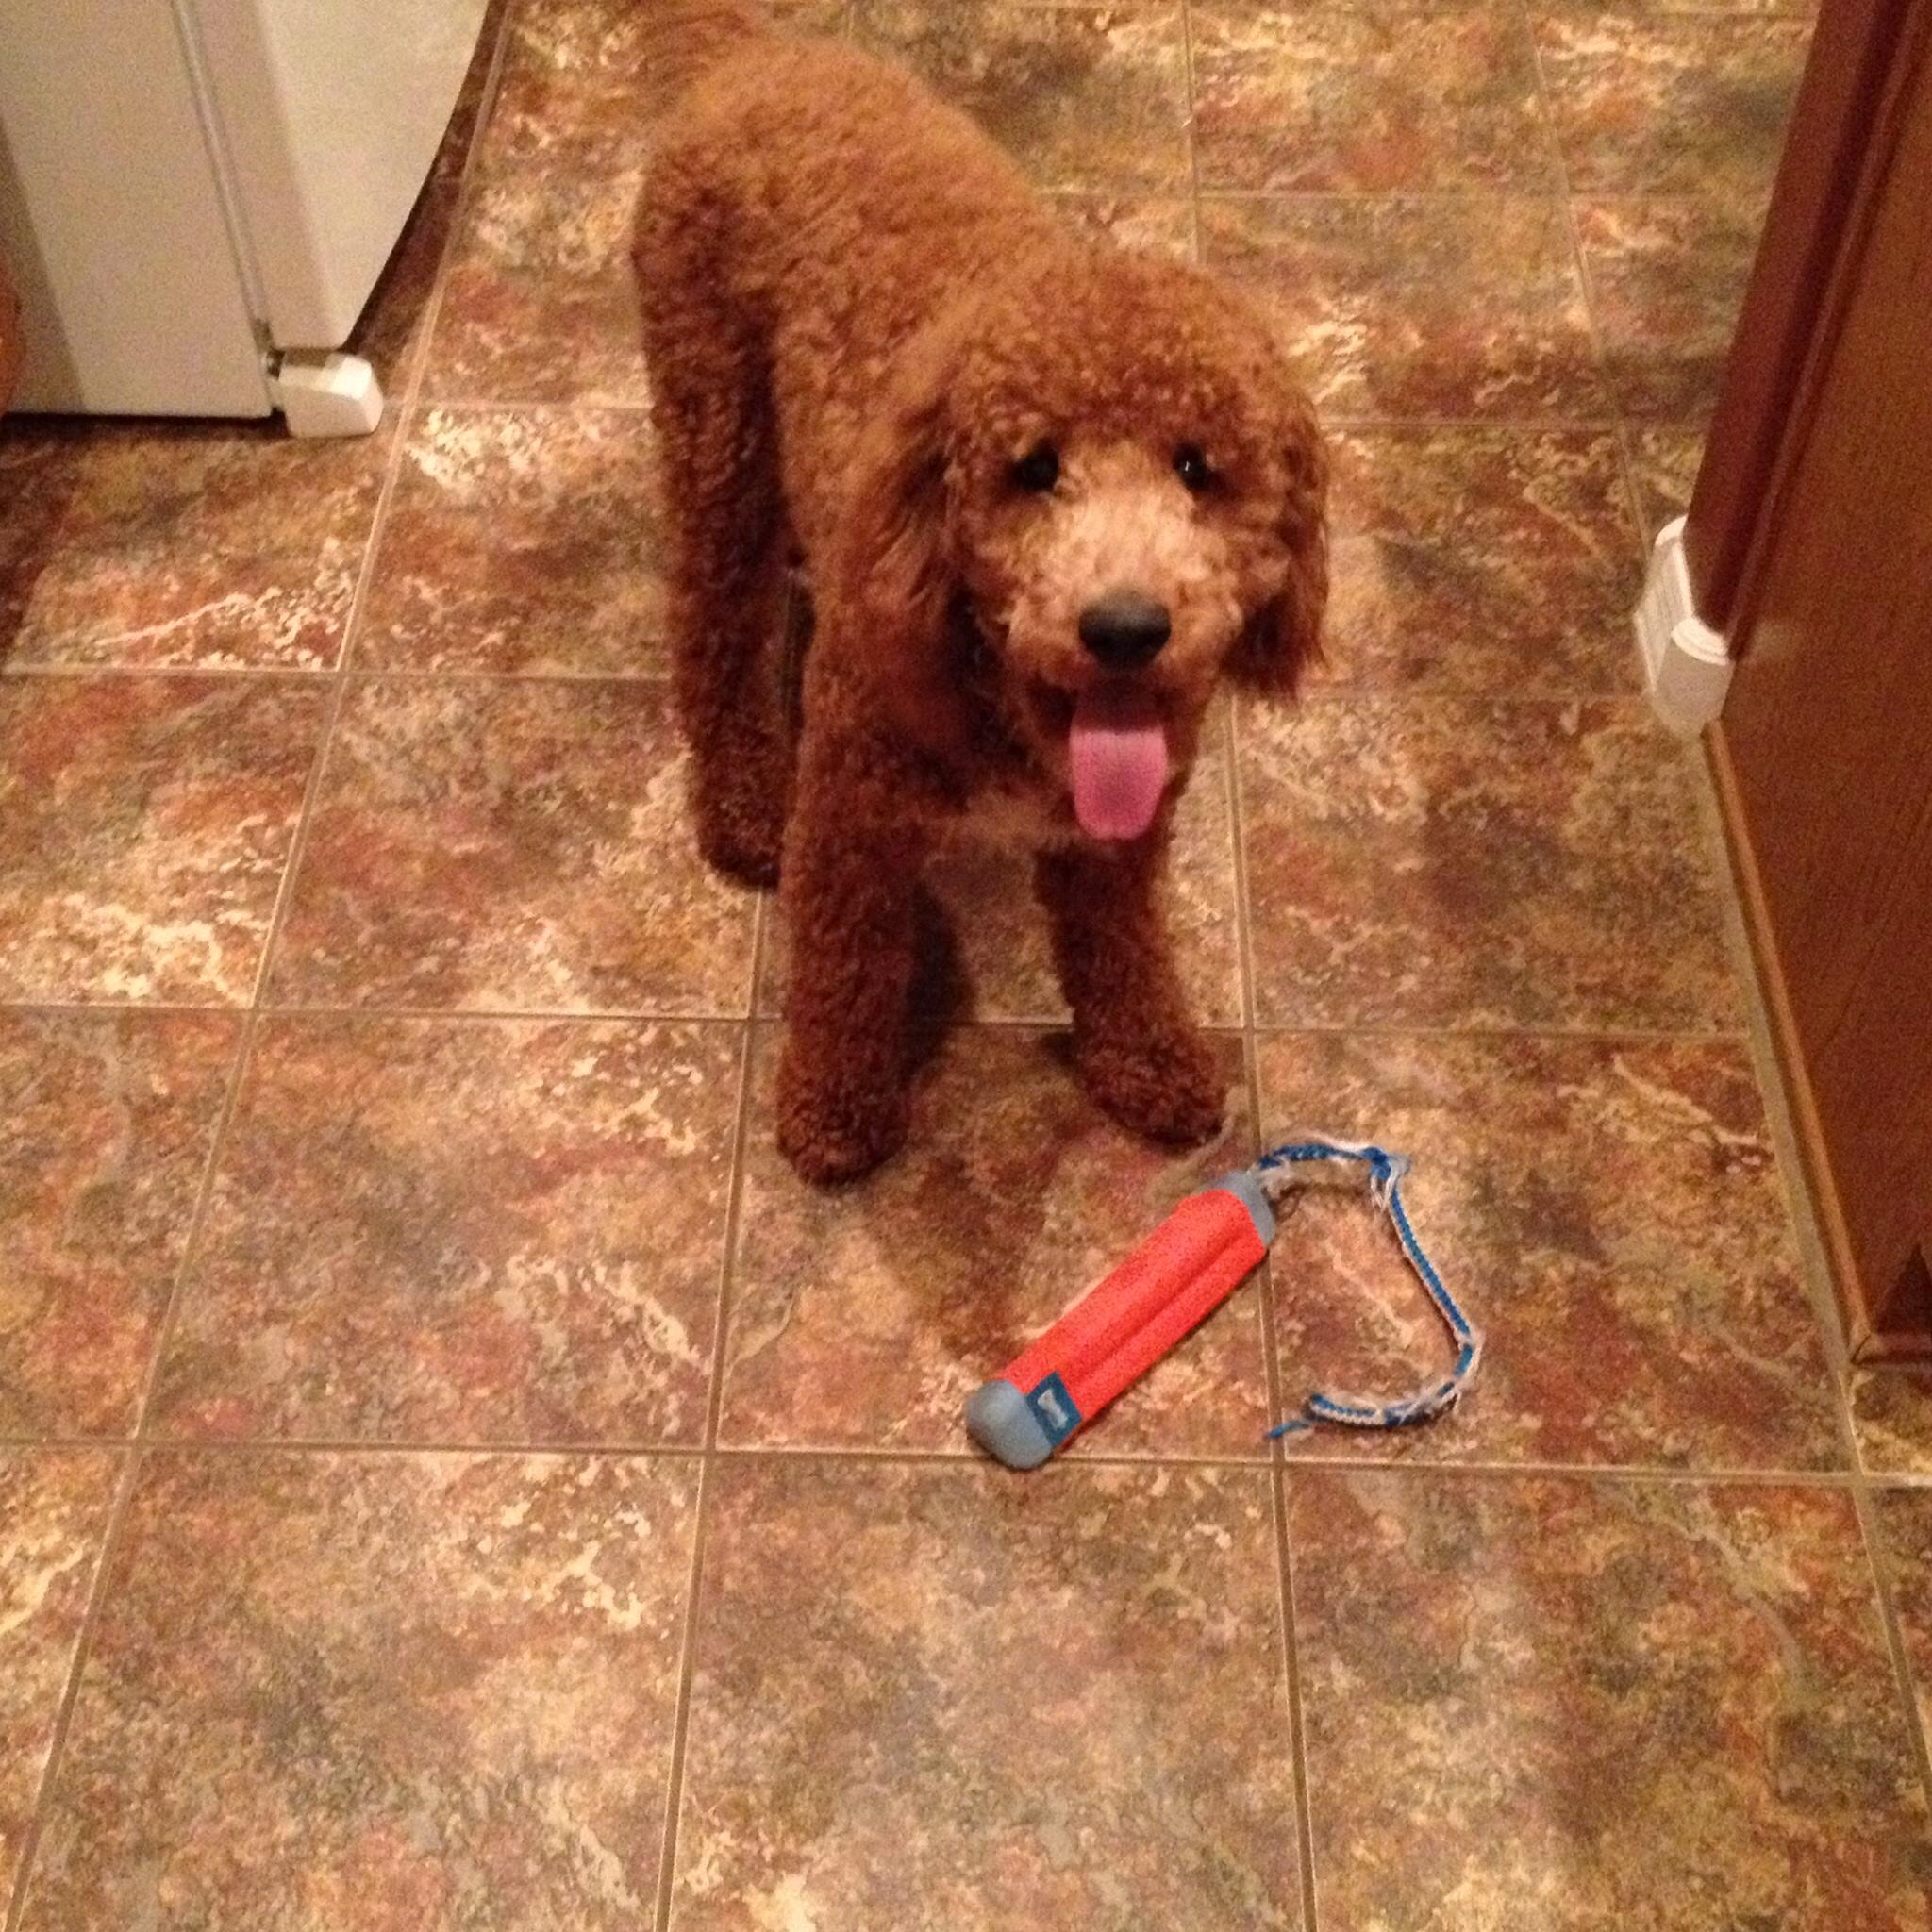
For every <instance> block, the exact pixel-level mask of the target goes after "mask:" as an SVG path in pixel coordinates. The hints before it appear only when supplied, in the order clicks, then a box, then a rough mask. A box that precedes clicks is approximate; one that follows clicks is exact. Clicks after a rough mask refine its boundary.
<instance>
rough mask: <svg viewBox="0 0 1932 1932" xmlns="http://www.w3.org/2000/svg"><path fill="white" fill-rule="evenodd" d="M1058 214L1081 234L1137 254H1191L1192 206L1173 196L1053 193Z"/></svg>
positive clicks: (1183, 257)
mask: <svg viewBox="0 0 1932 1932" xmlns="http://www.w3.org/2000/svg"><path fill="white" fill-rule="evenodd" d="M1054 207H1055V208H1057V209H1058V211H1059V214H1060V217H1061V219H1062V220H1063V221H1065V222H1067V223H1068V224H1069V225H1071V226H1073V227H1074V228H1077V229H1078V230H1079V231H1080V232H1081V233H1082V234H1086V235H1091V236H1093V237H1095V238H1096V239H1104V240H1106V241H1108V242H1113V243H1114V244H1115V245H1116V246H1117V247H1121V248H1126V249H1131V250H1133V251H1134V252H1135V253H1137V254H1141V255H1171V256H1173V257H1174V258H1175V259H1176V260H1177V261H1191V260H1192V259H1193V258H1194V210H1193V208H1192V206H1191V204H1190V203H1188V202H1186V201H1183V200H1181V199H1179V198H1178V197H1177V196H1164V195H1148V194H1057V195H1055V196H1054Z"/></svg>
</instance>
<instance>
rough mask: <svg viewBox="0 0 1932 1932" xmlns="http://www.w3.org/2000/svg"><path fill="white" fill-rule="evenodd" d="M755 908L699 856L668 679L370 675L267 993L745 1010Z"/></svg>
mask: <svg viewBox="0 0 1932 1932" xmlns="http://www.w3.org/2000/svg"><path fill="white" fill-rule="evenodd" d="M752 907H753V901H752V899H751V898H750V896H749V895H748V894H745V893H741V892H739V891H735V890H733V889H731V888H729V887H727V886H725V885H724V884H722V883H721V882H720V881H719V880H718V879H717V878H716V877H715V876H714V875H713V874H711V873H710V872H709V871H708V870H707V869H706V868H705V866H704V865H703V864H702V862H701V861H700V860H699V858H698V856H697V851H696V848H695V846H694V845H693V843H692V841H691V832H690V828H689V826H688V825H687V824H686V823H685V811H684V773H683V764H682V758H681V756H680V754H679V753H678V751H677V749H676V746H675V734H674V732H673V728H672V724H671V717H670V697H669V693H668V691H666V690H664V689H663V688H662V687H660V686H658V685H654V684H648V683H623V684H604V683H594V682H590V681H578V682H565V683H529V684H469V685H441V684H432V683H426V682H423V681H416V680H411V681H408V682H402V683H398V682H394V681H389V680H373V681H370V682H367V683H358V685H357V687H356V688H355V689H354V690H353V691H351V693H350V695H349V698H348V701H347V703H346V704H345V706H344V708H343V712H342V716H341V723H340V724H339V727H338V729H337V733H336V738H335V742H334V745H333V747H332V748H331V750H330V753H329V762H328V769H327V771H326V772H325V774H324V777H323V781H322V789H321V795H320V797H319V799H318V801H317V806H316V815H315V820H314V824H313V825H312V826H311V828H310V833H309V839H308V847H307V850H306V851H305V853H304V855H303V860H302V866H301V870H300V873H299V874H298V876H297V878H296V881H295V887H294V896H293V900H292V903H291V910H290V915H289V924H288V927H287V930H286V932H285V933H284V935H283V944H282V950H281V953H280V956H279V958H278V959H277V961H276V965H275V974H274V978H273V982H272V985H271V995H272V997H273V998H274V999H275V1001H276V1002H277V1003H280V1004H285V1005H291V1006H361V1007H430V1008H465V1009H470V1010H477V1009H492V1008H494V1009H508V1010H512V1011H531V1012H537V1011H542V1012H656V1013H673V1014H712V1013H726V1014H728V1013H742V1012H743V1011H744V1010H745V1008H746V1004H747V1001H748V998H749V992H750V975H751V928H752Z"/></svg>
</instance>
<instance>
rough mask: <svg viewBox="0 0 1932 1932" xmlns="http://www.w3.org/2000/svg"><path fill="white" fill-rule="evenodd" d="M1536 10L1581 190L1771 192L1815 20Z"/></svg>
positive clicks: (1547, 71) (1754, 197)
mask: <svg viewBox="0 0 1932 1932" xmlns="http://www.w3.org/2000/svg"><path fill="white" fill-rule="evenodd" d="M1536 11H1537V13H1538V15H1539V17H1538V19H1537V22H1536V32H1537V39H1538V42H1539V44H1540V46H1541V54H1542V70H1543V78H1544V81H1545V83H1546V84H1547V86H1548V88H1549V91H1550V102H1551V107H1552V109H1553V111H1554V112H1555V114H1556V118H1557V135H1558V138H1559V140H1560V141H1561V142H1562V148H1563V160H1564V166H1565V169H1566V172H1567V173H1568V175H1569V180H1570V186H1571V188H1572V190H1573V191H1574V192H1576V193H1579V194H1598V193H1601V194H1707V195H1711V196H1713V197H1716V198H1718V199H1720V200H1722V199H1724V198H1726V197H1736V198H1738V199H1740V200H1742V201H1747V202H1751V203H1753V204H1755V203H1756V202H1757V201H1758V200H1760V199H1761V198H1762V197H1763V195H1764V194H1765V193H1766V192H1769V190H1770V187H1771V177H1772V175H1773V174H1774V172H1775V171H1776V168H1777V158H1778V154H1779V152H1780V150H1781V149H1782V148H1783V145H1784V136H1785V123H1786V121H1787V119H1788V118H1789V116H1790V106H1791V96H1792V94H1793V93H1794V92H1796V91H1797V85H1798V76H1799V75H1800V74H1801V73H1802V72H1803V71H1804V66H1805V54H1806V50H1807V47H1808V45H1809V43H1810V38H1811V29H1810V26H1809V25H1808V24H1807V22H1805V21H1801V20H1781V19H1770V18H1764V17H1758V18H1745V17H1734V18H1730V19H1719V18H1711V17H1707V16H1704V15H1697V16H1690V17H1687V16H1681V15H1671V14H1649V15H1642V14H1631V13H1628V12H1625V11H1624V10H1623V9H1622V8H1618V9H1615V10H1611V11H1608V12H1604V13H1599V14H1594V15H1591V14H1577V13H1574V12H1569V11H1565V10H1560V9H1558V10H1555V11H1545V10H1544V9H1543V8H1542V7H1541V5H1539V6H1538V7H1537V9H1536Z"/></svg>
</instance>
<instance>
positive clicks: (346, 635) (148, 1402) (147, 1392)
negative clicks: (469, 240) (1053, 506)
mask: <svg viewBox="0 0 1932 1932" xmlns="http://www.w3.org/2000/svg"><path fill="white" fill-rule="evenodd" d="M507 22H508V8H506V10H505V16H504V20H503V21H500V22H499V23H498V27H497V37H496V41H495V43H494V44H493V45H492V46H491V49H490V53H489V71H488V74H487V75H486V77H485V81H484V88H483V98H482V101H481V103H480V105H479V108H478V110H477V116H476V121H475V125H474V126H473V127H472V128H471V130H470V133H469V137H468V140H469V145H468V147H467V148H466V150H465V153H464V165H463V171H462V175H461V176H460V178H459V182H458V190H457V197H456V207H455V209H454V211H453V216H452V220H451V224H450V228H449V231H448V233H447V234H446V235H445V236H444V237H443V242H442V253H441V258H439V260H438V262H437V269H436V274H435V275H434V277H432V279H431V283H430V292H429V295H428V298H427V300H426V301H425V305H424V311H423V315H422V318H421V321H420V324H419V330H420V332H419V334H418V336H417V338H416V340H415V341H414V342H413V343H412V344H411V345H410V350H409V359H408V375H407V376H406V377H405V380H404V383H403V386H402V392H401V395H400V397H399V398H398V400H397V402H396V404H395V409H396V415H395V433H394V434H393V435H392V436H391V440H390V446H389V448H388V450H387V451H386V452H385V453H384V457H383V480H382V484H381V487H380V488H379V490H378V491H377V493H376V500H375V508H374V510H373V511H372V513H371V516H370V521H369V530H368V534H367V536H366V537H365V539H364V543H363V551H362V560H361V565H360V568H359V570H358V575H357V581H356V589H355V591H354V593H353V594H352V596H351V599H350V604H349V608H348V611H347V613H346V614H345V616H344V618H343V621H342V641H341V648H340V650H339V652H338V654H337V658H336V663H335V666H334V668H333V669H332V670H331V671H329V672H327V673H326V674H325V675H326V676H327V679H328V684H329V700H328V704H327V707H326V708H325V714H324V718H323V722H322V726H321V730H320V732H319V734H318V737H317V740H316V744H315V749H314V753H313V757H312V760H311V763H310V765H309V770H308V781H307V784H306V786H305V788H304V791H303V799H302V808H301V811H300V812H299V814H298V815H297V818H296V823H295V830H294V834H293V836H292V837H291V840H290V841H289V852H288V856H287V858H285V860H284V862H283V867H282V876H281V880H280V882H279V884H278V886H277V888H276V892H275V908H274V909H273V911H272V913H271V916H270V920H269V924H268V929H267V931H266V932H265V933H264V934H263V936H262V946H261V955H260V958H259V959H258V961H257V964H256V973H255V984H254V988H253V991H252V993H251V996H250V1000H249V1005H248V1010H247V1012H246V1014H245V1016H244V1018H243V1020H242V1028H241V1033H240V1037H239V1039H238V1040H237V1041H236V1042H235V1045H234V1047H233V1049H232V1051H233V1054H234V1059H233V1061H232V1063H231V1065H230V1067H229V1070H228V1078H227V1084H226V1088H225V1092H224V1094H223V1099H222V1106H221V1108H220V1110H219V1112H218V1113H217V1115H216V1119H215V1126H214V1132H213V1134H212V1135H211V1136H210V1138H209V1141H208V1157H207V1159H206V1161H205V1163H204V1165H203V1168H202V1173H201V1178H200V1181H199V1183H198V1185H197V1188H196V1191H195V1199H194V1205H193V1207H192V1209H191V1211H190V1213H189V1217H188V1227H187V1232H186V1235H185V1238H184V1240H183V1241H182V1244H181V1251H180V1255H179V1257H178V1259H177V1260H176V1263H175V1269H174V1272H173V1276H172V1279H171V1282H170V1285H169V1290H168V1296H167V1300H166V1303H165V1304H164V1306H163V1307H162V1310H161V1319H160V1321H159V1323H158V1324H157V1326H156V1330H155V1335H154V1340H153V1341H152V1342H151V1343H150V1345H149V1355H148V1365H147V1374H146V1375H145V1377H144V1378H143V1381H142V1391H141V1396H140V1402H139V1405H138V1407H137V1409H136V1414H135V1425H134V1439H133V1441H132V1443H131V1444H130V1445H129V1446H128V1447H127V1449H126V1450H125V1457H126V1461H125V1466H124V1470H123V1474H122V1479H121V1483H120V1485H119V1488H118V1489H117V1491H116V1494H115V1498H114V1502H113V1504H112V1506H111V1507H110V1509H109V1511H108V1524H107V1528H106V1531H105V1533H104V1534H103V1536H102V1539H101V1548H100V1555H99V1557H98V1558H97V1561H96V1568H95V1572H94V1582H93V1587H92V1590H91V1591H90V1593H89V1598H88V1606H87V1609H86V1611H85V1612H84V1614H83V1616H82V1620H81V1629H80V1632H79V1635H78V1636H77V1638H76V1640H75V1652H74V1657H73V1658H72V1660H71V1662H70V1664H69V1667H68V1673H67V1681H66V1684H65V1686H64V1688H63V1691H62V1696H61V1704H60V1709H59V1712H58V1717H57V1719H56V1723H55V1729H54V1735H53V1738H52V1739H51V1740H50V1742H49V1745H48V1751H47V1759H46V1763H45V1765H44V1766H43V1767H42V1776H41V1784H40V1789H39V1790H38V1792H37V1793H36V1795H35V1801H34V1807H33V1810H32V1813H31V1814H30V1816H29V1820H28V1824H27V1828H26V1832H25V1837H24V1839H23V1840H22V1844H21V1848H20V1857H19V1863H18V1867H17V1877H16V1880H15V1886H14V1894H13V1902H12V1905H11V1906H10V1907H9V1908H8V1915H7V1932H18V1927H19V1924H20V1921H21V1916H22V1914H23V1912H24V1911H25V1905H26V1898H27V1893H28V1890H29V1889H30V1887H31V1884H32V1880H33V1869H34V1862H35V1857H36V1855H37V1853H38V1850H39V1845H40V1840H41V1835H42V1831H43V1830H44V1828H45V1825H46V1821H47V1817H48V1813H49V1809H50V1807H51V1806H52V1804H53V1798H54V1791H55V1788H56V1785H57V1783H58V1777H59V1773H60V1768H61V1764H62V1761H63V1759H64V1757H65V1755H66V1745H67V1739H68V1736H69V1733H70V1728H71V1724H72V1719H73V1713H74V1709H75V1704H76V1702H77V1700H78V1697H79V1693H80V1685H81V1679H82V1677H83V1675H84V1674H85V1671H86V1667H87V1661H88V1657H89V1655H90V1654H91V1651H92V1640H93V1633H94V1630H95V1628H96V1627H97V1624H98V1620H99V1617H100V1615H101V1613H102V1607H103V1605H104V1602H105V1599H106V1594H107V1588H108V1582H107V1580H108V1575H109V1573H110V1571H111V1568H112V1565H113V1562H114V1560H115V1558H116V1557H117V1556H118V1555H119V1552H120V1547H121V1540H122V1533H123V1530H124V1527H125V1523H126V1520H127V1515H128V1510H129V1507H130V1504H131V1502H132V1498H133V1495H134V1490H135V1484H136V1481H137V1479H138V1476H139V1474H140V1471H141V1469H142V1464H143V1461H144V1459H145V1447H144V1445H145V1441H146V1438H147V1434H148V1424H149V1420H150V1413H149V1412H150V1409H151V1407H152V1405H153V1401H154V1394H155V1391H156V1388H157V1387H158V1383H159V1380H160V1373H161V1364H162V1362H163V1360H164V1359H165V1357H166V1352H167V1347H168V1342H169V1340H170V1337H171V1334H172V1332H173V1329H174V1325H175V1320H176V1317H177V1315H178V1313H179V1310H180V1307H181V1305H182V1300H183V1296H184V1291H185V1289H186V1284H187V1280H188V1274H189V1270H190V1268H191V1267H192V1264H193V1260H194V1256H195V1251H196V1248H197V1246H198V1245H199V1238H200V1235H201V1231H202V1228H203V1226H204V1224H205V1222H206V1219H207V1215H208V1203H209V1201H210V1200H211V1199H212V1197H213V1193H214V1179H215V1174H216V1172H217V1169H218V1167H219V1164H220V1160H221V1157H222V1154H223V1151H224V1149H225V1144H226V1141H227V1135H228V1128H229V1125H230V1123H231V1122H232V1121H233V1118H234V1114H235V1108H236V1104H237V1101H238V1099H239V1097H240V1094H241V1091H242V1082H243V1079H244V1078H245V1076H246V1070H247V1067H248V1064H249V1060H250V1058H251V1056H252V1052H253V1045H254V1036H255V1029H256V1024H257V1022H258V1016H259V1013H260V1010H261V1006H262V998H263V993H264V991H265V989H266V987H267V985H268V974H269V971H270V967H271V963H272V961H273V959H274V956H275V941H276V939H277V937H278V936H279V932H280V928H281V924H282V921H283V920H284V918H285V917H286V915H287V910H288V906H289V902H290V898H291V891H292V887H293V882H294V878H295V873H296V869H297V866H298V864H299V862H300V858H301V854H302V849H303V846H304V843H305V839H306V834H307V830H308V823H309V819H310V817H311V815H312V813H313V811H314V808H315V800H316V797H317V795H318V793H319V791H320V787H321V782H322V775H323V770H324V767H325V764H326V762H327V756H328V746H329V741H330V740H331V738H332V737H333V735H334V731H335V723H336V718H337V716H338V715H339V713H340V710H341V693H342V689H343V671H344V669H345V667H346V665H347V663H348V661H349V656H350V652H351V649H352V647H353V643H354V638H355V627H356V623H357V620H358V616H359V614H360V611H361V608H362V605H363V603H364V601H365V599H366V597H367V594H368V588H369V582H370V577H371V575H372V573H373V570H374V567H375V555H376V551H377V549H378V547H379V544H380V541H381V533H382V525H383V520H384V517H385V514H386V513H387V510H388V508H389V503H390V499H391V496H392V494H393V492H394V489H395V480H396V476H397V474H398V472H399V470H400V468H401V464H402V458H403V450H404V443H405V438H404V436H403V434H402V425H404V424H405V423H407V422H408V418H409V415H410V413H411V411H412V410H413V408H414V407H415V402H416V398H417V395H418V393H419V391H420V390H421V387H422V383H423V376H424V372H425V369H426V367H427V365H428V360H429V351H430V346H431V340H432V337H433V335H434V332H435V324H436V317H437V312H438V309H439V308H440V306H441V294H442V290H443V287H444V284H445V281H446V278H447V276H448V273H449V263H450V258H451V250H452V248H453V246H454V243H455V240H456V236H457V234H458V228H459V226H460V223H461V217H462V213H463V208H464V203H465V201H466V198H467V194H468V187H469V180H470V173H471V168H472V166H473V165H474V162H475V153H476V147H477V143H478V138H479V136H480V133H481V130H482V128H483V126H484V125H485V124H486V123H487V122H488V120H489V116H490V107H491V101H492V99H493V97H494V94H495V90H496V83H497V79H498V76H499V75H500V74H501V72H502V67H503V58H504V48H505V45H506V42H507V39H508V35H507V30H506V24H507Z"/></svg>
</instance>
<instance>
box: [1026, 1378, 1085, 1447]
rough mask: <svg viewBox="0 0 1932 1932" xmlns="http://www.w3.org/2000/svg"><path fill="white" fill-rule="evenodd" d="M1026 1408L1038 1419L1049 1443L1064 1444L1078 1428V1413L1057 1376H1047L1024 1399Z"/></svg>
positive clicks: (1072, 1399) (1065, 1387) (1063, 1384)
mask: <svg viewBox="0 0 1932 1932" xmlns="http://www.w3.org/2000/svg"><path fill="white" fill-rule="evenodd" d="M1026 1406H1027V1407H1029V1408H1030V1409H1032V1411H1033V1413H1034V1415H1035V1416H1036V1417H1038V1419H1039V1422H1040V1426H1041V1428H1042V1429H1044V1430H1045V1431H1046V1440H1047V1441H1049V1442H1052V1443H1055V1444H1056V1445H1058V1443H1061V1442H1064V1441H1066V1439H1067V1438H1068V1437H1069V1436H1071V1435H1072V1434H1073V1433H1074V1430H1075V1429H1077V1428H1078V1427H1079V1426H1080V1411H1079V1410H1078V1409H1077V1408H1076V1407H1074V1398H1073V1397H1072V1396H1071V1395H1069V1394H1068V1393H1067V1385H1066V1384H1065V1383H1064V1382H1062V1381H1061V1380H1060V1378H1059V1376H1058V1374H1053V1375H1049V1376H1048V1377H1047V1378H1046V1380H1045V1381H1043V1382H1042V1383H1041V1385H1040V1386H1039V1387H1038V1388H1037V1389H1035V1390H1034V1391H1033V1392H1032V1394H1030V1395H1029V1396H1027V1398H1026Z"/></svg>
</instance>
